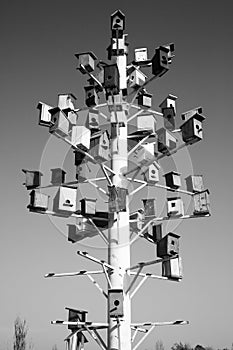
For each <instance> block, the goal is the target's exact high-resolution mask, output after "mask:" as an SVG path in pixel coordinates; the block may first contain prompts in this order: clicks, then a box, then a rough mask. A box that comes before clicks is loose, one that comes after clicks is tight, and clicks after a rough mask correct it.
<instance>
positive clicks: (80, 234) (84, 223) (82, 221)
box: [68, 217, 98, 243]
mask: <svg viewBox="0 0 233 350" xmlns="http://www.w3.org/2000/svg"><path fill="white" fill-rule="evenodd" d="M97 235H98V232H97V230H96V229H95V228H94V226H93V225H92V224H91V223H89V221H88V219H86V218H83V217H80V218H77V219H76V225H69V224H68V241H69V242H71V243H76V242H79V241H81V240H83V239H85V238H87V237H94V236H97Z"/></svg>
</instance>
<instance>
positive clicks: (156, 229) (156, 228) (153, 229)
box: [148, 224, 162, 243]
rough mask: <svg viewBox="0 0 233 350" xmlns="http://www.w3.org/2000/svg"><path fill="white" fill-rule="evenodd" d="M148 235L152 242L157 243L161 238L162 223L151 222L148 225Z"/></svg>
mask: <svg viewBox="0 0 233 350" xmlns="http://www.w3.org/2000/svg"><path fill="white" fill-rule="evenodd" d="M148 236H149V237H150V239H152V240H153V242H154V243H158V242H159V241H160V239H162V224H159V225H155V224H151V225H149V227H148Z"/></svg>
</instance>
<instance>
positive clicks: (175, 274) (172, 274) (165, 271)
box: [162, 257, 182, 279]
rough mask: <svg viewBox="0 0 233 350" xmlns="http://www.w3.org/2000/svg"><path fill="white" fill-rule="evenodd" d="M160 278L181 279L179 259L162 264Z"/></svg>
mask: <svg viewBox="0 0 233 350" xmlns="http://www.w3.org/2000/svg"><path fill="white" fill-rule="evenodd" d="M162 276H164V277H167V278H170V279H181V278H182V264H181V258H180V257H178V258H174V259H171V260H168V261H163V262H162Z"/></svg>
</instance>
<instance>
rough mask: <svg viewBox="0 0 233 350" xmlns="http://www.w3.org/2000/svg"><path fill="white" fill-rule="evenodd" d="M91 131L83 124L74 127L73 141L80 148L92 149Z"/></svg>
mask: <svg viewBox="0 0 233 350" xmlns="http://www.w3.org/2000/svg"><path fill="white" fill-rule="evenodd" d="M90 140H91V131H90V129H88V128H86V127H85V126H83V125H75V126H73V127H72V134H71V143H72V145H74V146H76V147H79V148H80V149H82V150H84V151H87V150H88V149H90Z"/></svg>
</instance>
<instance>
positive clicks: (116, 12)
mask: <svg viewBox="0 0 233 350" xmlns="http://www.w3.org/2000/svg"><path fill="white" fill-rule="evenodd" d="M116 16H119V17H120V18H122V19H124V18H125V15H124V13H123V12H121V10H116V11H115V12H113V14H112V15H111V18H114V17H116Z"/></svg>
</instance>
